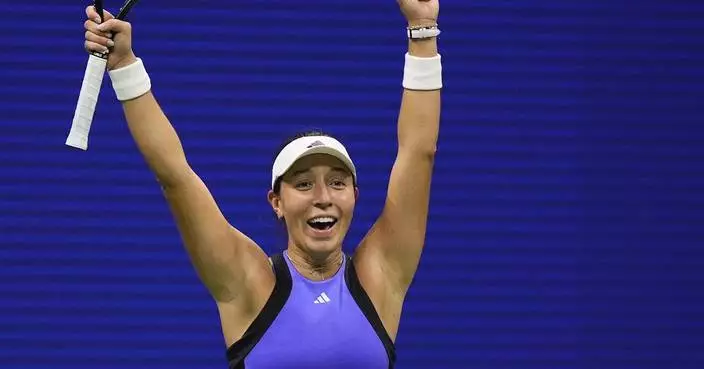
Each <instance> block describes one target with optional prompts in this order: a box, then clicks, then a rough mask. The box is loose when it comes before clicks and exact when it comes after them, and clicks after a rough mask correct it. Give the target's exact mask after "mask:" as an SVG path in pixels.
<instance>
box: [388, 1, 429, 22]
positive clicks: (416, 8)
mask: <svg viewBox="0 0 704 369" xmlns="http://www.w3.org/2000/svg"><path fill="white" fill-rule="evenodd" d="M397 1H398V5H399V6H400V7H401V12H402V13H403V15H404V16H405V17H406V20H407V21H408V25H409V26H422V25H433V24H436V23H437V21H438V13H439V12H440V3H439V0H397Z"/></svg>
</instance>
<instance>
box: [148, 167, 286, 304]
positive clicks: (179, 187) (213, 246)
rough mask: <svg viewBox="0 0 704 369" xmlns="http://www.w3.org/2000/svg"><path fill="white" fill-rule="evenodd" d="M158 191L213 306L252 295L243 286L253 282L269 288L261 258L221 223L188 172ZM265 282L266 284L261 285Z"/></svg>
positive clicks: (204, 189)
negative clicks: (211, 297)
mask: <svg viewBox="0 0 704 369" xmlns="http://www.w3.org/2000/svg"><path fill="white" fill-rule="evenodd" d="M162 190H163V193H164V196H165V197H166V199H167V201H168V203H169V207H170V208H171V212H172V214H173V216H174V219H175V221H176V224H177V226H178V229H179V232H180V234H181V238H182V240H183V243H184V246H185V248H186V250H187V252H188V254H189V256H190V259H191V262H192V263H193V266H194V267H195V269H196V271H197V273H198V275H199V277H200V279H201V281H202V282H203V284H204V285H205V286H206V287H207V288H208V290H209V291H210V293H211V295H212V296H213V297H214V298H215V299H216V300H217V301H218V302H230V301H233V300H235V299H239V298H240V297H245V299H247V297H249V296H252V294H253V293H254V291H250V289H249V286H253V285H256V284H257V283H258V284H259V285H260V286H267V285H268V284H271V285H273V274H272V273H271V268H269V267H268V265H269V264H268V261H267V256H266V254H265V253H264V252H263V251H262V250H261V249H260V248H259V247H258V246H257V245H256V243H255V242H254V241H252V240H251V239H250V238H249V237H247V236H246V235H244V234H243V233H242V232H240V231H239V230H237V229H236V228H234V227H233V226H231V225H230V224H229V223H228V222H227V220H226V219H225V217H224V215H223V214H222V212H221V211H220V209H219V208H218V206H217V204H216V202H215V199H214V198H213V196H212V195H211V193H210V191H209V190H208V188H207V187H206V185H205V184H204V183H203V181H202V180H201V178H200V177H199V176H198V175H197V174H196V173H195V172H193V170H192V169H191V168H190V167H188V168H186V169H185V170H183V172H182V174H181V175H179V178H178V180H177V181H175V182H174V184H171V185H169V186H168V187H162ZM267 278H269V279H271V281H268V282H271V283H267ZM250 281H256V283H254V282H252V283H250Z"/></svg>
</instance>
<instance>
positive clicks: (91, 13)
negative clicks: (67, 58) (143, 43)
mask: <svg viewBox="0 0 704 369" xmlns="http://www.w3.org/2000/svg"><path fill="white" fill-rule="evenodd" d="M86 16H87V17H88V19H87V20H86V22H85V24H84V26H85V28H86V41H85V49H86V51H88V52H99V53H105V52H108V66H107V68H108V70H113V69H118V68H122V67H125V66H128V65H130V64H132V63H134V62H135V61H136V60H137V57H136V56H135V55H134V52H133V51H132V26H131V25H130V24H129V23H128V22H125V21H121V20H118V19H115V17H114V16H113V15H112V14H110V12H108V11H107V10H104V11H103V18H104V21H103V22H102V24H101V22H100V17H99V16H98V12H96V11H95V8H94V7H93V6H92V5H90V6H88V7H87V8H86Z"/></svg>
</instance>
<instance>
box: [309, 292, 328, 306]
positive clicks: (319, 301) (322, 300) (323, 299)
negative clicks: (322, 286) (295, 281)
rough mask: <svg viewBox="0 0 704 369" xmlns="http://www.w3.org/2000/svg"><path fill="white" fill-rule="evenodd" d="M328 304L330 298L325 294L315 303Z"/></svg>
mask: <svg viewBox="0 0 704 369" xmlns="http://www.w3.org/2000/svg"><path fill="white" fill-rule="evenodd" d="M328 302H330V298H329V297H328V295H326V294H325V292H323V293H321V294H320V295H319V296H318V298H317V299H315V300H314V301H313V303H314V304H327V303H328Z"/></svg>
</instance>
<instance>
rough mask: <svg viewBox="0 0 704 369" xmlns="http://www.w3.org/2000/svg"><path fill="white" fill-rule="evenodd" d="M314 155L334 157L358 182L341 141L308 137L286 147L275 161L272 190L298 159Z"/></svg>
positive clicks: (294, 141)
mask: <svg viewBox="0 0 704 369" xmlns="http://www.w3.org/2000/svg"><path fill="white" fill-rule="evenodd" d="M312 154H328V155H332V156H334V157H336V158H338V159H340V161H341V162H342V163H344V164H345V165H346V166H347V168H348V169H349V170H350V172H352V177H353V178H354V180H355V183H356V182H357V171H356V170H355V167H354V164H353V163H352V159H351V158H350V155H349V154H348V153H347V150H346V149H345V147H344V146H343V145H342V144H341V143H340V141H338V140H336V139H334V138H332V137H328V136H308V137H300V138H297V139H295V140H293V141H292V142H291V143H289V144H288V145H286V147H284V149H283V150H281V152H280V153H279V155H278V156H277V157H276V160H275V161H274V168H273V169H272V171H271V188H272V189H273V188H274V183H276V180H277V179H278V178H279V177H281V176H282V175H284V173H286V171H287V170H289V168H291V166H292V165H293V163H295V162H296V161H297V160H298V159H300V158H302V157H304V156H308V155H312Z"/></svg>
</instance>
